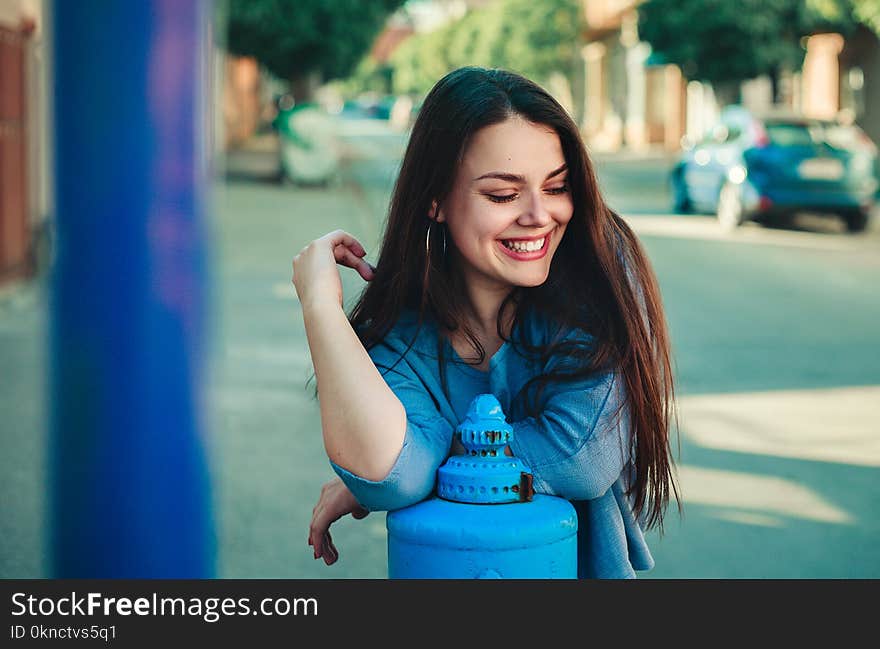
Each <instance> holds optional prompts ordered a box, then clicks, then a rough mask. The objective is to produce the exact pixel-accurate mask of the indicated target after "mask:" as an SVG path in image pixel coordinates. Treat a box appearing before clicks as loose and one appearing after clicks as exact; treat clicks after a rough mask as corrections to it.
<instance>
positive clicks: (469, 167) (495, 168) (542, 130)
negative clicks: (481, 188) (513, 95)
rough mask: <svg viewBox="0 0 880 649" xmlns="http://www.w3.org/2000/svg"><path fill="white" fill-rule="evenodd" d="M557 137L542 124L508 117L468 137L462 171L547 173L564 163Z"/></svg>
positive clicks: (472, 172) (474, 172)
mask: <svg viewBox="0 0 880 649" xmlns="http://www.w3.org/2000/svg"><path fill="white" fill-rule="evenodd" d="M564 162H565V156H564V155H563V152H562V143H561V142H560V141H559V136H558V135H557V134H556V131H554V130H553V129H552V128H551V127H549V126H547V125H545V124H535V123H533V122H528V121H526V120H524V119H522V118H520V117H512V118H510V119H508V120H505V121H503V122H500V123H498V124H492V125H491V126H486V127H484V128H482V129H480V130H479V131H477V132H476V133H474V135H473V136H472V137H471V140H470V143H469V144H468V147H467V149H466V150H465V153H464V156H463V158H462V171H463V172H464V173H466V174H476V175H473V176H472V177H471V178H472V179H473V178H477V177H479V176H480V175H483V174H486V173H492V172H509V173H513V174H519V175H525V176H527V177H528V176H529V175H530V173H536V174H540V178H541V179H543V178H544V176H546V174H547V172H548V171H550V170H552V169H556V168H558V167H559V166H560V165H562V164H564Z"/></svg>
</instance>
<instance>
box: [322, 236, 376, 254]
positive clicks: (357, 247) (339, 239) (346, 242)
mask: <svg viewBox="0 0 880 649" xmlns="http://www.w3.org/2000/svg"><path fill="white" fill-rule="evenodd" d="M324 238H325V239H328V240H329V242H330V247H331V248H333V249H335V248H336V247H337V246H345V247H346V248H348V249H350V250H351V251H352V252H353V253H354V254H355V255H356V256H357V257H363V256H364V255H366V254H367V251H366V250H364V247H363V246H362V245H361V244H360V242H359V241H358V240H357V239H355V238H354V237H353V236H351V235H350V234H349V233H348V232H345V231H344V230H334V231H333V232H331V233H329V234H326V235H324Z"/></svg>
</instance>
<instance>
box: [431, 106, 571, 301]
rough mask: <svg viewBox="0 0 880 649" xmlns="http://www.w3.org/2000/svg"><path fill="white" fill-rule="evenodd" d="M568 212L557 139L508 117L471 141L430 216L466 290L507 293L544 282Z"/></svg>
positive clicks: (547, 130) (548, 130)
mask: <svg viewBox="0 0 880 649" xmlns="http://www.w3.org/2000/svg"><path fill="white" fill-rule="evenodd" d="M572 212H573V206H572V201H571V193H570V191H569V187H568V172H567V170H566V165H565V157H564V156H563V154H562V145H561V143H560V141H559V136H558V135H557V134H556V132H555V131H554V130H553V129H551V128H550V127H548V126H544V125H541V124H533V123H531V122H528V121H526V120H524V119H523V118H521V117H512V118H510V119H508V120H506V121H504V122H501V123H499V124H494V125H492V126H487V127H485V128H483V129H481V130H479V131H477V132H476V133H475V134H474V136H473V137H472V138H471V142H470V145H469V146H468V147H467V150H466V151H465V154H464V158H463V160H462V162H461V164H460V165H459V168H458V172H457V174H456V178H455V183H454V185H453V188H452V192H451V194H450V196H449V197H448V199H447V200H446V201H445V202H444V204H443V205H442V206H441V209H440V213H439V214H438V215H437V220H438V221H441V222H445V223H446V224H447V227H448V228H449V234H450V236H451V237H452V240H453V242H454V244H455V247H456V248H457V250H458V252H459V255H460V263H461V266H462V268H461V269H462V272H463V273H464V277H465V281H466V282H467V285H468V287H469V289H470V290H471V291H472V292H473V291H474V290H475V289H477V290H479V289H481V288H482V289H486V290H490V291H508V290H509V289H510V288H513V287H514V286H538V285H540V284H543V283H544V281H546V279H547V276H548V274H549V273H550V262H551V260H552V259H553V255H554V253H555V252H556V249H557V248H558V247H559V242H560V241H561V240H562V235H563V233H564V232H565V227H566V225H568V222H569V221H570V220H571V216H572Z"/></svg>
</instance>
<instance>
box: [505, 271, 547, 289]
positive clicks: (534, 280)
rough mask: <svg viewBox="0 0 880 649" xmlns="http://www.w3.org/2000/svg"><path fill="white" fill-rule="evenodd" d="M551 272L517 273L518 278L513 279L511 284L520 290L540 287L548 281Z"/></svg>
mask: <svg viewBox="0 0 880 649" xmlns="http://www.w3.org/2000/svg"><path fill="white" fill-rule="evenodd" d="M548 276H549V272H542V273H517V277H515V278H513V277H512V278H511V280H512V281H511V284H513V285H514V286H518V287H520V288H532V287H535V286H540V285H541V284H543V283H544V282H546V281H547V277H548Z"/></svg>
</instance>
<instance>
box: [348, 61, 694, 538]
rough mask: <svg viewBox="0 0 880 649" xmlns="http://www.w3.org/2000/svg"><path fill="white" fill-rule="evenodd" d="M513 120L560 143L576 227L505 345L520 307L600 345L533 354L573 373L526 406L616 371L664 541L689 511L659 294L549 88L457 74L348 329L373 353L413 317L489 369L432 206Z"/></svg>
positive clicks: (540, 382) (650, 510) (524, 302)
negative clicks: (674, 507)
mask: <svg viewBox="0 0 880 649" xmlns="http://www.w3.org/2000/svg"><path fill="white" fill-rule="evenodd" d="M512 116H521V117H522V118H524V119H526V120H528V121H530V122H532V123H535V124H542V125H546V126H549V127H550V128H552V129H553V130H554V131H555V132H556V133H557V134H558V136H559V139H560V142H561V144H562V150H563V155H564V157H565V161H566V164H567V166H568V179H569V180H568V182H569V187H570V192H571V197H572V203H573V206H574V214H573V217H572V219H571V221H570V222H569V224H568V227H567V228H566V231H565V234H564V236H563V238H562V241H561V242H560V245H559V248H558V250H557V252H556V254H555V256H554V258H553V261H552V263H551V267H550V273H549V276H548V278H547V281H546V282H544V284H542V285H540V286H537V287H534V288H518V289H516V290H514V291H512V292H511V294H510V295H509V296H508V298H507V300H506V301H505V303H504V304H503V305H502V308H501V309H500V310H499V316H498V333H499V335H500V336H502V337H504V331H503V324H502V314H504V313H505V312H506V311H507V308H508V307H511V308H512V310H513V314H514V316H513V322H514V323H516V322H517V321H519V320H520V319H522V318H523V317H525V314H526V313H528V312H529V311H533V312H537V313H540V314H543V315H545V316H548V317H549V319H550V320H552V321H553V322H554V323H555V324H556V326H557V327H559V331H564V330H566V329H570V328H573V327H576V328H579V329H581V330H583V331H584V332H587V333H588V334H589V335H590V336H591V337H592V341H591V344H590V345H584V344H577V343H572V342H558V343H556V344H553V345H551V346H550V347H549V348H534V349H532V350H531V351H533V352H534V353H536V354H538V355H539V356H540V357H541V358H544V359H548V358H551V357H554V356H556V355H563V356H564V357H565V358H567V359H568V360H567V361H566V363H565V364H564V366H565V368H567V369H565V370H557V371H554V372H551V373H547V374H542V375H540V376H536V377H534V378H533V379H532V380H531V381H530V382H529V383H528V384H527V385H526V386H525V388H524V389H523V392H521V393H520V395H519V396H520V398H522V399H524V400H525V401H526V402H527V404H528V405H527V406H526V408H527V410H529V411H530V412H532V413H537V411H539V410H540V408H541V395H542V393H543V392H544V389H545V388H546V387H547V386H548V385H549V384H550V383H552V382H559V381H571V380H575V379H578V378H584V377H587V376H590V375H592V374H594V373H596V372H598V371H607V370H609V369H616V370H617V371H618V372H619V373H620V375H621V376H622V377H623V378H624V381H625V387H626V395H627V402H626V405H627V406H628V408H629V416H630V421H631V426H632V433H633V435H632V440H633V448H632V449H630V450H631V451H632V452H633V455H634V457H635V472H634V473H635V475H634V476H633V480H632V482H631V484H630V497H631V499H632V503H633V508H634V511H635V513H636V515H637V516H640V517H641V519H642V521H643V524H644V525H645V527H646V528H648V529H650V528H652V527H654V526H658V527H659V529H660V531H661V532H662V528H663V516H664V512H665V510H666V506H667V504H668V501H669V497H670V495H671V493H674V494H675V497H676V500H677V501H679V508H680V506H681V505H680V499H679V496H678V489H677V487H676V485H675V479H674V475H673V468H674V464H673V461H672V457H671V451H670V444H669V439H670V435H669V433H670V428H671V425H672V423H673V420H674V418H675V416H674V388H673V376H672V369H671V361H670V349H669V336H668V333H667V326H666V321H665V317H664V314H663V308H662V304H661V299H660V291H659V288H658V285H657V281H656V278H655V276H654V273H653V270H652V269H651V266H650V263H649V261H648V258H647V255H646V254H645V251H644V250H643V248H642V246H641V245H640V243H639V241H638V239H637V238H636V236H635V234H634V233H633V232H632V230H631V229H630V228H629V226H628V225H627V224H626V223H625V222H624V221H623V219H621V218H620V217H619V216H618V215H617V214H616V213H614V212H613V211H612V210H611V209H609V208H608V206H607V205H606V204H605V201H604V200H603V198H602V196H601V193H600V191H599V186H598V182H597V179H596V175H595V172H594V170H593V166H592V163H591V162H590V159H589V156H588V155H587V152H586V149H585V147H584V144H583V140H582V139H581V137H580V133H579V131H578V128H577V126H576V125H575V123H574V121H573V120H572V119H571V117H569V115H568V113H566V111H565V109H563V108H562V107H561V106H560V105H559V104H558V103H557V102H556V100H555V99H553V97H551V96H550V95H549V94H548V93H547V92H546V91H545V90H544V89H542V88H541V87H540V86H538V85H536V84H535V83H533V82H531V81H529V80H528V79H526V78H524V77H522V76H520V75H517V74H515V73H512V72H509V71H505V70H497V69H484V68H477V67H466V68H460V69H458V70H455V71H453V72H450V73H449V74H447V75H446V76H445V77H443V78H442V79H441V80H440V81H439V82H438V83H437V84H436V85H435V86H434V88H433V89H432V90H431V92H430V93H429V94H428V96H427V98H426V99H425V101H424V103H423V105H422V108H421V110H420V112H419V115H418V117H417V119H416V122H415V124H414V125H413V129H412V133H411V135H410V139H409V144H408V146H407V149H406V153H405V154H404V158H403V162H402V165H401V169H400V173H399V175H398V178H397V182H396V184H395V187H394V192H393V194H392V198H391V203H390V207H389V214H388V220H387V224H386V228H385V235H384V240H383V242H382V245H381V250H380V253H379V258H378V261H377V263H376V272H375V276H374V279H373V280H372V281H371V282H370V283H369V284H368V285H367V287H366V289H365V290H364V292H363V294H362V295H361V297H360V299H359V300H358V302H357V303H356V305H355V306H354V308H353V309H352V311H351V314H350V316H349V321H350V322H351V325H352V327H353V328H354V330H355V331H356V332H358V336H359V337H360V339H361V341H362V342H363V343H364V346H365V347H366V348H367V349H369V348H371V347H372V346H374V345H375V344H377V343H378V342H379V341H380V340H382V338H383V337H384V336H385V335H386V334H387V333H388V332H389V331H390V330H391V328H392V327H393V326H394V324H395V322H397V320H398V318H399V317H400V315H401V313H402V312H403V311H404V310H412V311H414V312H416V313H418V315H419V322H423V321H424V320H425V319H428V318H430V319H432V320H433V321H434V322H436V323H438V324H439V325H440V326H441V327H442V328H445V329H446V330H448V331H456V330H461V331H462V332H463V333H464V334H465V336H466V337H467V339H468V340H469V341H470V342H471V344H472V346H473V347H474V350H475V351H476V353H477V355H478V356H479V358H480V359H483V358H485V352H484V350H483V349H482V347H481V346H480V343H479V342H478V340H477V338H476V336H474V335H473V334H472V332H471V331H470V330H469V329H468V325H467V318H466V317H465V314H466V313H467V304H466V302H465V300H466V297H464V296H465V295H466V292H465V291H463V290H462V286H463V279H462V277H461V274H460V273H459V272H457V271H456V268H455V265H454V264H450V263H449V258H450V256H451V255H445V254H443V243H442V242H443V239H442V237H443V236H444V235H443V233H441V232H440V227H442V226H440V227H438V226H437V225H435V226H434V227H430V226H431V223H432V222H431V221H430V220H429V218H428V213H429V210H430V208H431V205H432V202H434V201H436V202H437V204H438V205H442V204H443V201H444V200H446V198H447V197H448V196H449V194H450V192H451V189H452V185H453V182H454V179H455V174H456V171H457V168H458V164H459V162H460V161H461V158H462V156H463V154H464V152H465V150H466V148H467V145H468V143H469V140H470V138H471V136H472V135H473V134H474V133H476V132H477V131H478V130H480V129H482V128H484V127H486V126H490V125H492V124H497V123H499V122H503V121H505V120H506V119H508V118H510V117H512ZM426 237H428V238H429V240H430V246H429V251H427V250H426V245H425V243H426ZM447 238H448V237H447ZM449 245H452V242H451V239H450V242H449ZM571 361H574V362H571ZM440 366H441V368H442V366H443V363H442V357H441V363H440ZM441 371H442V369H441Z"/></svg>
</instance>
